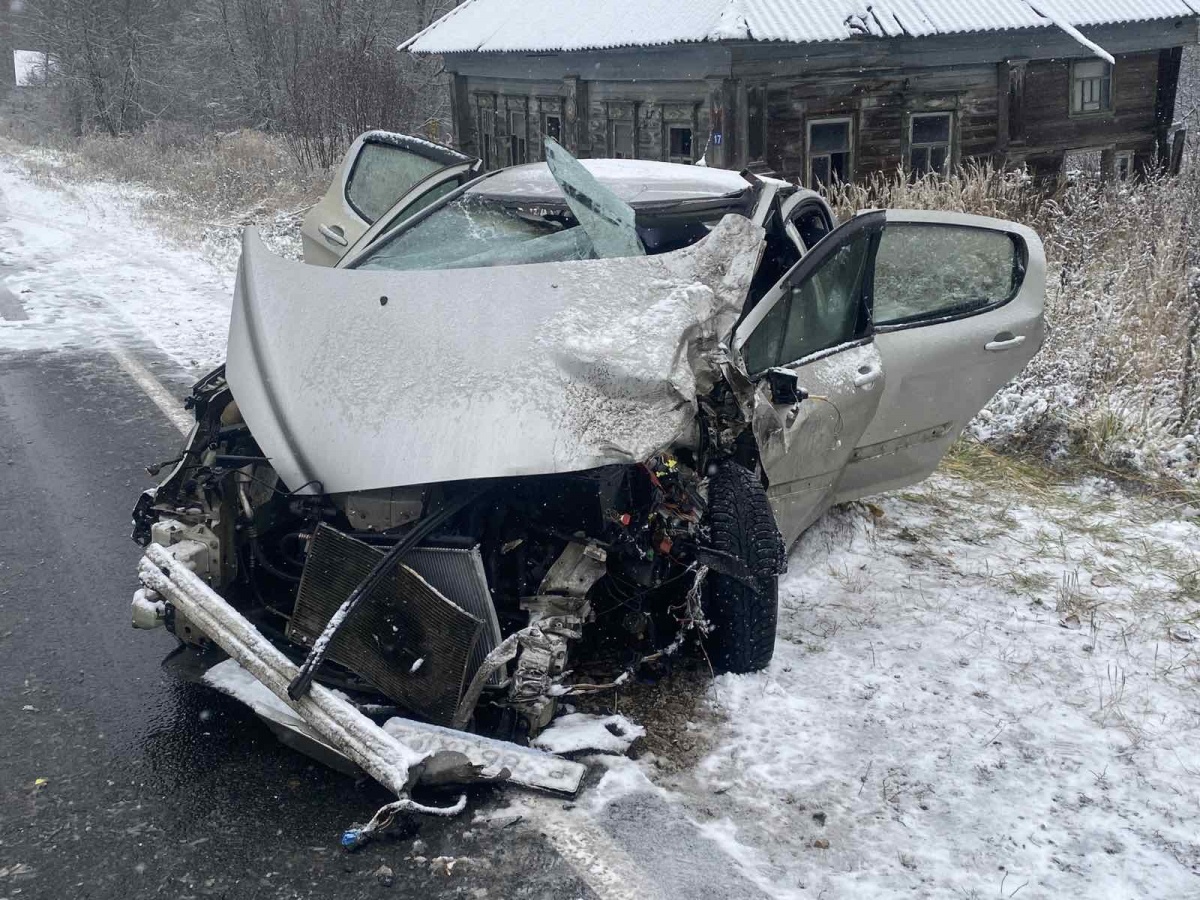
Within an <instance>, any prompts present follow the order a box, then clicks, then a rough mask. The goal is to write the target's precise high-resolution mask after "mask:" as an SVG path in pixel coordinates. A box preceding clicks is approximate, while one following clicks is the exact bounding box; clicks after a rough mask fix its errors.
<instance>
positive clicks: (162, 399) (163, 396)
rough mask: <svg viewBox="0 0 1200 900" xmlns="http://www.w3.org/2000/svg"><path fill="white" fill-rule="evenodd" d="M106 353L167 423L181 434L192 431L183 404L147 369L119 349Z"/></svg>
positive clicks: (188, 416) (109, 350)
mask: <svg viewBox="0 0 1200 900" xmlns="http://www.w3.org/2000/svg"><path fill="white" fill-rule="evenodd" d="M108 352H109V353H111V354H112V358H113V359H115V360H116V361H117V365H119V366H120V367H121V368H122V369H124V370H125V374H126V375H128V376H129V377H130V378H132V379H133V380H134V381H135V382H136V383H137V386H138V387H140V388H141V389H142V393H144V394H145V395H146V396H147V397H149V398H150V400H151V401H152V402H153V403H154V405H155V406H157V407H158V408H159V410H160V411H161V412H162V414H163V415H164V416H166V417H167V421H169V422H170V423H171V424H172V425H174V426H175V427H176V428H178V429H179V430H180V431H181V432H182V433H183V434H187V433H188V432H189V431H191V430H192V417H191V416H190V415H188V413H187V411H186V410H184V408H183V404H182V403H180V402H179V400H177V399H176V398H175V396H174V395H173V394H172V393H171V392H170V391H168V390H167V389H166V388H165V387H163V383H162V382H161V381H159V380H158V379H157V378H155V377H154V376H153V375H152V374H151V373H150V370H149V369H147V368H146V367H145V366H143V365H142V364H141V363H140V362H138V361H137V360H136V359H134V358H133V357H132V356H131V355H130V354H129V353H128V352H127V351H125V350H123V349H121V348H120V347H112V346H110V347H109V348H108Z"/></svg>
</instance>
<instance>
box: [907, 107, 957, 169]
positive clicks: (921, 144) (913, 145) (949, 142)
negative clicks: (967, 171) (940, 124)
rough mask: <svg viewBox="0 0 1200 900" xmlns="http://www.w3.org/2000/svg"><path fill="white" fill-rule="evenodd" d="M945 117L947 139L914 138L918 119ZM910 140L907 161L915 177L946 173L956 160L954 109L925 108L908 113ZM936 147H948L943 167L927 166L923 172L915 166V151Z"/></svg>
mask: <svg viewBox="0 0 1200 900" xmlns="http://www.w3.org/2000/svg"><path fill="white" fill-rule="evenodd" d="M935 118H939V119H940V118H944V119H945V120H946V140H945V141H932V142H931V141H916V140H914V139H913V130H914V125H915V123H916V121H917V119H935ZM907 131H908V135H907V137H908V141H907V150H906V152H905V157H906V158H905V162H906V163H907V165H908V171H909V174H911V175H913V176H914V177H920V176H922V175H928V174H930V173H933V172H936V173H937V174H939V175H945V174H947V173H948V172H949V171H950V167H951V165H953V162H954V111H953V110H923V111H921V112H913V113H910V114H909V115H908V125H907ZM936 147H945V148H946V160H945V162H944V163H943V164H942V168H941V169H934V168H927V169H923V170H922V171H921V172H919V173H918V172H917V169H916V168H915V167H914V166H913V158H912V155H913V151H914V150H918V149H925V150H933V149H934V148H936Z"/></svg>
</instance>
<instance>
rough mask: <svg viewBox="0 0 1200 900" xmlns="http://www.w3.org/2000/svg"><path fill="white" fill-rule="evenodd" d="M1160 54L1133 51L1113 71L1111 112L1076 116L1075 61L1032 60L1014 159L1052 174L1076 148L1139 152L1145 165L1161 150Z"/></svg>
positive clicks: (1118, 61)
mask: <svg viewBox="0 0 1200 900" xmlns="http://www.w3.org/2000/svg"><path fill="white" fill-rule="evenodd" d="M1158 78H1159V54H1158V51H1152V52H1149V53H1127V54H1123V55H1121V56H1118V57H1117V64H1116V66H1115V67H1114V68H1113V75H1112V95H1113V103H1112V105H1113V108H1112V111H1111V112H1103V113H1090V114H1086V115H1072V114H1071V113H1070V103H1071V63H1070V61H1069V60H1031V61H1030V62H1029V63H1028V64H1027V66H1026V71H1025V101H1024V133H1023V135H1022V136H1020V137H1018V139H1017V140H1015V141H1014V143H1013V144H1012V146H1011V147H1010V151H1009V157H1010V159H1011V160H1013V161H1025V162H1028V163H1030V165H1031V166H1033V167H1035V168H1039V169H1045V170H1050V169H1052V168H1054V167H1055V166H1057V165H1059V164H1061V160H1062V156H1063V154H1064V153H1066V152H1068V151H1072V150H1090V149H1096V150H1113V151H1115V152H1118V153H1120V152H1122V151H1133V152H1134V153H1135V155H1136V158H1137V160H1138V164H1139V165H1142V166H1144V165H1147V164H1149V163H1150V162H1151V160H1152V159H1153V156H1154V152H1155V124H1156V123H1155V112H1156V110H1155V98H1156V95H1157V93H1158V84H1159V81H1158Z"/></svg>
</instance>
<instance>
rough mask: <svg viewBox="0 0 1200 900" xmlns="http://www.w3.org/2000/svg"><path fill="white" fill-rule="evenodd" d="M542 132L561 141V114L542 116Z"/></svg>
mask: <svg viewBox="0 0 1200 900" xmlns="http://www.w3.org/2000/svg"><path fill="white" fill-rule="evenodd" d="M542 134H544V135H545V136H546V137H548V138H554V140H555V141H557V142H558V143H560V144H561V143H562V116H550V115H546V116H542Z"/></svg>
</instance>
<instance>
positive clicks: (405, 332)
mask: <svg viewBox="0 0 1200 900" xmlns="http://www.w3.org/2000/svg"><path fill="white" fill-rule="evenodd" d="M762 243H763V235H762V230H761V229H759V228H757V227H755V226H754V225H752V223H750V222H749V221H748V220H747V219H746V218H745V217H742V216H733V215H731V216H726V217H725V218H724V219H722V221H721V222H720V223H719V224H718V225H717V227H716V228H714V229H713V231H712V233H711V234H709V235H708V237H706V238H704V239H703V240H701V241H700V242H698V243H696V244H693V245H692V246H690V247H686V248H684V249H682V250H677V251H674V252H672V253H664V254H661V255H658V256H649V257H638V258H632V259H602V260H584V261H580V262H571V263H550V264H531V265H518V266H496V267H491V268H479V269H451V270H440V271H405V272H388V271H368V270H358V269H326V268H320V267H312V266H306V265H304V264H302V263H296V262H291V261H289V260H284V259H281V258H279V257H277V256H275V255H274V254H272V253H270V251H268V250H267V249H266V248H265V247H264V246H263V244H262V242H261V240H260V239H259V237H258V235H257V233H256V232H254V231H253V230H250V231H248V232H247V236H246V238H245V240H244V243H243V256H242V263H241V267H240V270H239V277H238V285H237V289H236V292H235V299H234V308H233V320H232V324H231V327H230V339H229V358H228V363H227V377H228V380H229V384H230V387H231V388H232V390H233V394H234V397H235V398H236V399H237V401H238V404H239V406H240V409H241V413H242V415H243V416H244V417H245V421H246V422H247V424H248V425H249V426H250V428H251V430H252V432H253V434H254V435H255V437H256V439H257V440H258V442H259V444H260V446H261V448H262V450H263V452H264V454H266V455H267V456H268V457H269V458H270V459H271V461H272V464H273V465H274V467H275V469H276V471H278V473H279V475H280V476H281V477H282V479H283V481H284V483H285V484H286V485H287V486H288V488H289V489H290V490H292V491H299V490H302V489H304V490H308V491H316V490H317V485H316V484H314V482H319V483H320V487H321V488H322V489H323V491H324V492H326V493H338V492H349V491H363V490H371V489H374V488H385V487H396V486H402V485H411V484H424V483H429V482H441V481H453V480H459V479H466V478H486V477H499V476H513V475H528V474H542V473H552V472H566V471H577V470H583V469H588V468H594V467H597V466H601V465H606V464H609V463H637V462H641V461H642V460H644V459H646V458H647V457H649V456H650V455H651V454H652V453H654V452H656V451H658V450H660V449H662V448H665V447H669V446H671V445H672V444H673V442H674V441H675V440H676V439H678V438H679V437H680V436H681V434H683V433H684V432H686V431H687V430H688V429H690V428H691V427H692V426H693V423H694V419H695V412H696V396H697V394H701V393H704V392H706V391H708V390H710V389H711V388H712V386H713V385H714V384H715V383H716V381H717V380H719V378H720V375H719V369H718V366H719V361H718V357H719V356H720V353H719V350H718V344H719V342H720V340H721V339H722V338H723V337H724V336H726V335H728V334H729V333H730V331H731V330H732V328H733V324H734V322H735V321H736V319H737V316H738V314H739V313H740V311H741V306H742V301H743V298H744V297H745V293H746V290H747V287H748V285H749V284H750V280H751V279H752V277H753V274H754V271H755V269H756V267H757V265H758V259H759V256H760V254H761V250H762ZM385 298H386V299H385ZM513 298H520V314H519V315H513V314H512V312H513V308H512V303H513ZM306 486H307V487H306Z"/></svg>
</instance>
